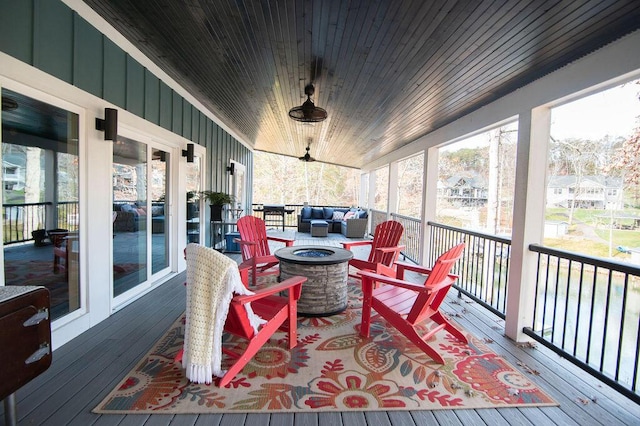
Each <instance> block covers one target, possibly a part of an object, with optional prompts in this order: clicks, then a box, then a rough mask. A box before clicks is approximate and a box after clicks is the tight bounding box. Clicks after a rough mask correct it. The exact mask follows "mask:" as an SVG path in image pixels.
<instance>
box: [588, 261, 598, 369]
mask: <svg viewBox="0 0 640 426" xmlns="http://www.w3.org/2000/svg"><path fill="white" fill-rule="evenodd" d="M597 286H598V267H597V266H596V267H595V268H593V280H592V285H591V304H590V306H589V308H590V309H589V324H591V325H593V311H594V309H595V304H596V290H597ZM592 336H593V327H589V333H588V337H587V356H586V358H585V359H586V361H587V364H590V363H591V362H590V361H591V357H590V356H591V338H592Z"/></svg>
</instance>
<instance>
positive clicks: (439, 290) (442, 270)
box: [407, 243, 465, 324]
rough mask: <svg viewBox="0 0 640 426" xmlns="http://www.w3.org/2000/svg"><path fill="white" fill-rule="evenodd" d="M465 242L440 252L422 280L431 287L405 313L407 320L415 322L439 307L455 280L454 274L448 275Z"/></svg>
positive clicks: (428, 315) (426, 316) (460, 254)
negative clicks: (425, 277)
mask: <svg viewBox="0 0 640 426" xmlns="http://www.w3.org/2000/svg"><path fill="white" fill-rule="evenodd" d="M464 247H465V244H464V243H460V244H458V245H457V246H455V247H453V248H451V249H449V250H448V251H446V252H445V253H443V254H441V255H440V257H438V259H436V262H435V263H434V265H433V268H431V273H430V274H429V275H428V276H427V279H426V280H425V282H424V285H425V287H428V288H430V289H431V291H430V292H429V293H428V294H424V293H423V294H420V295H419V296H418V297H417V298H416V300H415V302H414V304H413V307H412V308H411V311H410V312H409V315H407V322H409V323H410V324H416V323H419V322H421V321H423V320H424V319H425V318H428V317H430V316H431V314H433V313H434V312H437V311H438V309H440V304H442V302H443V301H444V299H445V297H446V296H447V292H448V291H449V288H451V286H452V285H453V283H454V281H455V278H456V277H455V276H454V275H450V272H451V269H452V268H453V266H454V265H455V263H456V262H457V261H458V259H460V258H461V257H462V252H463V251H464Z"/></svg>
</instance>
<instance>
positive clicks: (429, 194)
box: [419, 147, 440, 265]
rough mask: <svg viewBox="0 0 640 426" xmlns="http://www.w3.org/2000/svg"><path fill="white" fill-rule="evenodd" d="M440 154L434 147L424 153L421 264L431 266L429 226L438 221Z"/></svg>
mask: <svg viewBox="0 0 640 426" xmlns="http://www.w3.org/2000/svg"><path fill="white" fill-rule="evenodd" d="M439 155H440V152H439V150H438V148H437V147H432V148H429V149H426V150H425V151H424V164H423V166H422V167H423V173H422V176H423V178H422V179H423V181H422V188H423V190H422V217H421V218H420V219H421V225H422V226H421V233H422V236H421V239H420V241H421V244H420V258H419V259H420V264H421V265H429V256H430V254H431V253H429V249H430V247H429V231H430V228H429V226H428V225H427V222H429V221H435V220H436V202H437V200H438V156H439Z"/></svg>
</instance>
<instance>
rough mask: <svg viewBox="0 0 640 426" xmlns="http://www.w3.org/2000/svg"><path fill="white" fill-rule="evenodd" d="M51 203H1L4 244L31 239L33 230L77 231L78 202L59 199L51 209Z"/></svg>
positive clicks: (32, 238)
mask: <svg viewBox="0 0 640 426" xmlns="http://www.w3.org/2000/svg"><path fill="white" fill-rule="evenodd" d="M53 205H54V204H53V203H51V202H45V203H20V204H3V205H2V219H3V226H4V229H3V242H4V244H5V245H7V244H13V243H21V242H25V241H33V240H34V239H36V238H34V236H33V235H32V232H33V231H48V230H50V229H56V228H57V229H66V230H68V231H77V230H78V219H79V208H78V202H77V201H61V202H59V203H57V204H56V205H55V210H53V209H52V206H53ZM53 215H55V216H53ZM49 221H51V223H50V222H49ZM40 238H43V237H40Z"/></svg>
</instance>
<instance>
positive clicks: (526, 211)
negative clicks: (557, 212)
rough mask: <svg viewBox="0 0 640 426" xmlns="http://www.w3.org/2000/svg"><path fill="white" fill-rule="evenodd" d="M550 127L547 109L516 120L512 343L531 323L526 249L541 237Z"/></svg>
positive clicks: (530, 256)
mask: <svg viewBox="0 0 640 426" xmlns="http://www.w3.org/2000/svg"><path fill="white" fill-rule="evenodd" d="M550 123H551V110H550V109H549V108H548V107H540V108H536V109H534V110H532V111H526V112H523V113H521V114H520V116H519V124H518V149H517V154H516V182H515V188H514V191H515V192H514V203H513V204H514V205H513V231H512V236H511V260H510V264H509V281H508V286H509V287H508V291H507V300H506V320H505V334H506V335H507V337H509V338H511V339H513V340H515V341H523V340H528V339H529V338H528V337H527V336H526V335H525V334H524V333H523V332H522V328H523V327H525V326H528V325H531V323H532V320H533V300H534V298H535V279H536V268H537V256H536V255H535V253H533V252H531V251H529V245H530V244H532V243H540V242H542V239H543V237H544V213H545V191H546V180H547V153H548V145H549V127H550Z"/></svg>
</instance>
